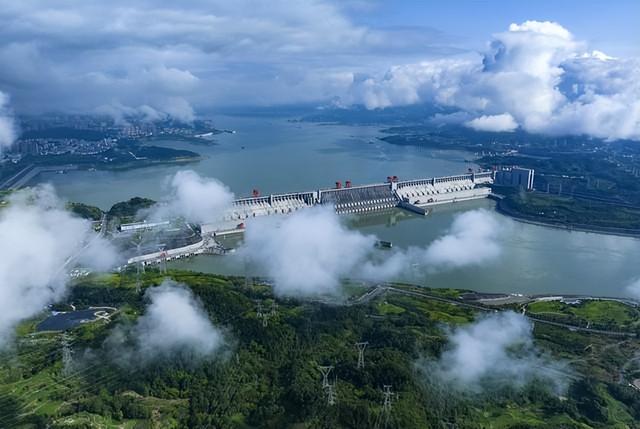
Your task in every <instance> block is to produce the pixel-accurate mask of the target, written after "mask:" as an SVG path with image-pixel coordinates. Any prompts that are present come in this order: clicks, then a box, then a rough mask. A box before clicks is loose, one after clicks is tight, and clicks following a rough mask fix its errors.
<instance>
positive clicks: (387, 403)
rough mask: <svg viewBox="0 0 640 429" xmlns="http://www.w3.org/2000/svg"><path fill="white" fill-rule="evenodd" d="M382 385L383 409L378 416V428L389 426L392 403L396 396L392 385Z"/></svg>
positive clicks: (376, 425)
mask: <svg viewBox="0 0 640 429" xmlns="http://www.w3.org/2000/svg"><path fill="white" fill-rule="evenodd" d="M382 387H383V391H382V394H383V395H384V400H383V401H382V410H380V415H379V416H378V419H377V421H376V424H375V427H376V429H381V428H386V427H388V426H389V421H390V420H391V404H392V401H393V399H394V397H395V393H393V392H392V391H391V386H390V385H388V384H385V385H384V386H382Z"/></svg>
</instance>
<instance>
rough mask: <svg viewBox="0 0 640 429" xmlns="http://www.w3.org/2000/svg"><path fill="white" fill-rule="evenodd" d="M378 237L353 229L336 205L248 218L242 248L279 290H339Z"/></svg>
mask: <svg viewBox="0 0 640 429" xmlns="http://www.w3.org/2000/svg"><path fill="white" fill-rule="evenodd" d="M375 241H376V240H375V237H374V236H370V235H363V234H361V233H359V232H357V231H351V230H349V229H347V227H346V226H344V225H343V224H342V223H341V222H340V219H339V218H338V215H337V214H335V213H334V212H333V210H331V209H327V208H313V209H308V210H302V211H299V212H296V213H295V214H293V215H291V216H288V217H286V218H284V219H259V220H254V221H252V222H250V223H248V225H247V230H246V232H245V237H244V245H243V248H242V249H241V253H242V254H243V255H244V256H246V257H247V258H249V259H250V260H251V261H253V262H254V263H256V264H258V265H259V266H260V267H262V268H263V269H265V270H266V272H267V274H268V275H269V276H270V277H272V278H273V279H274V280H275V292H276V293H277V294H280V295H298V296H313V295H322V294H336V293H338V292H339V286H340V279H341V278H342V277H344V276H347V275H348V274H351V273H353V272H354V270H355V269H356V267H357V265H358V264H359V263H362V262H364V261H365V259H366V257H367V255H368V254H369V252H370V251H371V250H372V249H373V246H374V244H375Z"/></svg>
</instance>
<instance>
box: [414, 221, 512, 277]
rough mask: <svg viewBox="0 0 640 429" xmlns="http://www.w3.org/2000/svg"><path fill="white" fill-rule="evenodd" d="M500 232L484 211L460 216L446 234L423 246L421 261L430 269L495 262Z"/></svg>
mask: <svg viewBox="0 0 640 429" xmlns="http://www.w3.org/2000/svg"><path fill="white" fill-rule="evenodd" d="M502 230H503V227H501V225H500V224H499V222H498V219H497V218H496V216H495V215H494V214H493V213H491V212H489V211H488V210H484V209H479V210H471V211H467V212H464V213H461V214H459V215H457V216H456V217H455V219H454V221H453V223H452V225H451V228H450V229H449V232H448V233H447V234H446V235H444V236H443V237H440V238H438V239H436V240H435V241H434V242H433V243H431V244H430V245H429V246H428V247H427V249H426V251H425V252H424V261H425V262H426V263H427V264H428V265H429V266H432V267H434V268H447V267H454V268H455V267H462V266H467V265H479V264H482V263H484V262H487V261H490V260H493V259H496V258H497V257H498V256H499V255H500V252H501V248H500V245H499V244H498V241H497V240H496V239H497V238H498V236H499V235H500V233H501V232H502Z"/></svg>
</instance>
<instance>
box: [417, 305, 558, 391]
mask: <svg viewBox="0 0 640 429" xmlns="http://www.w3.org/2000/svg"><path fill="white" fill-rule="evenodd" d="M424 364H425V369H426V370H427V371H430V372H431V373H432V375H434V376H435V377H436V378H437V379H440V381H442V382H446V383H447V384H448V385H450V386H452V387H454V388H456V389H459V390H469V391H476V392H479V391H482V390H483V389H485V388H487V387H496V386H501V385H504V386H507V385H508V386H511V387H519V386H520V387H521V386H523V385H525V384H526V383H527V382H530V381H532V380H533V379H535V378H538V379H545V380H547V381H548V382H549V384H550V386H552V387H554V388H555V389H556V390H557V391H561V390H562V389H564V388H565V387H566V382H567V379H566V378H565V376H563V374H566V372H567V369H566V367H565V365H563V364H562V363H560V362H554V361H553V360H551V359H550V358H549V357H548V356H545V355H544V354H542V353H541V352H540V351H539V350H538V349H537V348H536V347H535V345H534V343H533V325H532V323H531V322H529V320H527V318H526V317H524V316H522V315H520V314H517V313H514V312H512V311H506V312H499V313H493V314H491V315H489V316H486V317H482V318H480V319H479V320H477V321H475V322H474V323H471V324H469V325H466V326H460V327H458V328H455V329H453V330H451V331H450V332H448V345H447V346H446V349H445V351H444V352H443V353H442V355H441V357H440V359H438V360H437V361H431V362H426V363H424Z"/></svg>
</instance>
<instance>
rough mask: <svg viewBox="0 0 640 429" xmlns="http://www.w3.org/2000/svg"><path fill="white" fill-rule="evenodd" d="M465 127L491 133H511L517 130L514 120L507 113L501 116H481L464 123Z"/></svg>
mask: <svg viewBox="0 0 640 429" xmlns="http://www.w3.org/2000/svg"><path fill="white" fill-rule="evenodd" d="M465 125H466V126H467V127H469V128H473V129H474V130H476V131H492V132H500V131H513V130H515V129H516V128H518V124H517V123H516V120H515V119H513V116H511V115H510V114H508V113H503V114H501V115H482V116H480V117H477V118H475V119H472V120H470V121H467V122H465Z"/></svg>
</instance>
